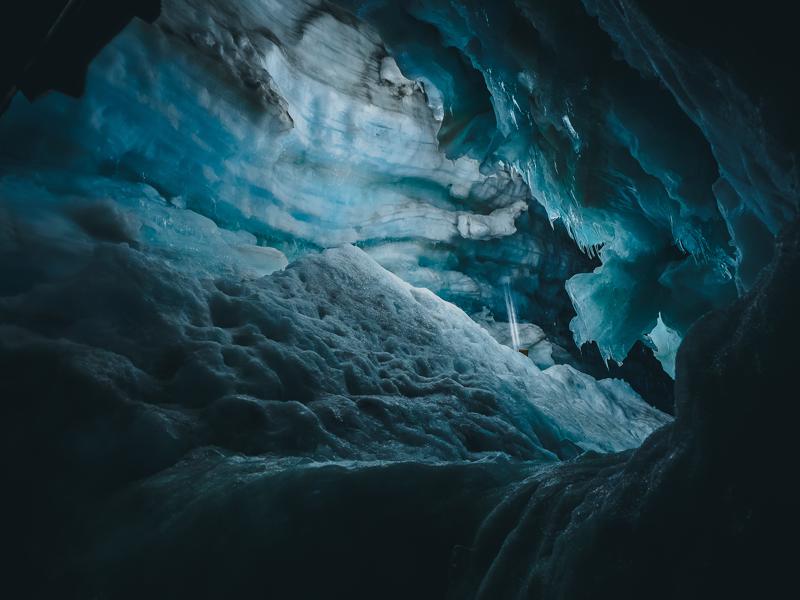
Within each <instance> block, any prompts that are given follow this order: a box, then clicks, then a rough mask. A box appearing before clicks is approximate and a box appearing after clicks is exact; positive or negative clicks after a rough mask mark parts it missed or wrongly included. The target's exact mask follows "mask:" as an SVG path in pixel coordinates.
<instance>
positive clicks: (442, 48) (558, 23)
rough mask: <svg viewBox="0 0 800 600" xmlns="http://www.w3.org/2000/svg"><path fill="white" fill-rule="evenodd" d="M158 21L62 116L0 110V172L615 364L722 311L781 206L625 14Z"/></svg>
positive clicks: (521, 10)
mask: <svg viewBox="0 0 800 600" xmlns="http://www.w3.org/2000/svg"><path fill="white" fill-rule="evenodd" d="M163 5H164V10H163V15H162V17H161V19H160V20H159V21H158V22H157V23H156V24H155V25H153V26H147V25H144V24H142V23H134V24H133V25H132V26H131V27H129V28H128V29H127V30H126V31H125V32H124V33H123V34H122V35H121V36H120V37H119V38H117V39H116V40H115V41H114V42H113V43H112V44H111V45H110V46H109V47H108V48H106V49H105V51H104V52H103V53H102V54H101V55H100V57H99V58H98V60H97V61H96V62H95V63H94V64H93V66H92V68H91V71H90V74H89V78H88V82H87V93H86V96H85V97H84V98H82V99H81V100H80V101H75V100H70V99H66V98H63V97H60V96H55V95H54V96H51V97H49V98H45V99H43V100H42V101H41V102H38V103H36V104H35V105H33V106H28V105H27V104H26V103H25V101H24V100H23V99H21V98H18V99H17V100H16V101H15V102H14V105H13V106H12V107H11V110H10V111H9V113H8V115H7V116H6V117H5V118H4V119H3V121H2V122H0V140H2V141H3V150H2V155H3V156H2V160H3V163H4V165H6V166H13V165H15V164H18V163H19V162H25V163H33V162H39V163H43V166H47V167H48V168H49V169H51V170H52V171H53V172H56V173H57V172H58V171H65V172H68V173H73V174H74V173H77V174H82V175H85V176H90V177H105V178H108V179H110V180H113V181H116V182H119V181H125V182H128V183H131V182H133V183H146V184H148V185H150V186H151V187H152V188H153V189H154V190H157V192H158V194H159V195H161V196H162V198H164V199H165V200H166V201H169V202H170V203H172V204H173V205H175V206H178V207H186V208H190V209H192V210H193V211H194V212H196V213H199V214H201V215H203V216H205V217H207V218H209V219H211V220H212V221H213V222H214V223H215V224H216V225H217V226H218V227H220V228H222V229H228V230H231V231H244V232H246V234H249V235H252V236H255V239H256V242H257V245H258V246H259V247H269V248H274V249H276V250H277V251H279V252H282V253H283V254H284V255H286V256H287V257H288V258H292V257H294V256H298V255H301V254H303V253H305V252H308V251H311V250H317V249H320V248H326V247H335V246H338V245H340V244H343V243H355V244H358V245H359V246H361V247H363V248H364V249H365V250H366V251H367V252H368V253H369V254H371V255H372V256H373V257H374V258H375V259H376V260H378V261H379V262H380V263H381V264H382V265H384V266H386V267H387V268H389V269H390V270H392V271H394V272H395V273H397V274H398V275H400V276H401V277H403V278H404V279H406V280H408V281H410V282H412V283H414V284H416V285H425V286H427V287H430V288H431V289H432V290H433V291H435V292H436V293H438V294H440V295H441V296H443V297H445V298H447V299H449V300H453V301H455V302H457V303H458V304H459V305H460V306H462V307H463V308H465V309H466V310H467V311H468V312H470V313H475V312H478V311H480V310H481V309H482V308H483V307H484V306H485V307H488V308H489V309H490V311H491V312H492V313H493V314H494V316H495V318H498V317H500V316H501V315H502V312H503V308H504V303H503V294H502V291H500V285H499V284H500V283H501V281H502V280H503V279H505V278H508V279H510V280H511V282H512V285H513V287H514V291H515V296H516V297H517V299H518V301H519V312H520V318H521V319H522V320H524V321H530V322H534V323H536V324H537V325H539V326H541V327H543V328H544V329H546V330H548V332H557V333H559V336H561V335H563V334H564V333H566V324H565V323H563V321H567V320H569V318H568V316H567V314H566V313H568V312H569V308H568V306H567V303H568V302H569V300H571V303H572V305H573V306H574V308H575V311H576V312H577V316H576V317H575V319H574V320H573V321H572V324H571V334H572V336H573V338H574V340H575V341H576V342H577V343H578V345H581V344H584V343H585V342H589V341H596V342H597V344H598V346H599V347H600V349H601V351H602V353H603V355H604V357H606V358H610V359H614V360H616V361H617V362H620V361H622V360H623V359H624V358H625V356H626V355H627V353H628V351H629V349H630V348H631V347H632V346H633V345H634V344H635V343H636V342H637V341H640V340H641V341H644V340H646V336H647V335H648V334H649V333H650V332H651V331H653V329H654V327H656V325H657V321H658V319H659V315H660V318H661V320H662V321H663V323H664V326H665V327H668V328H669V329H670V330H671V331H672V332H674V335H675V336H677V338H678V339H680V338H681V337H682V336H683V335H684V333H685V332H686V330H687V329H688V327H689V326H690V325H691V323H692V322H693V321H694V320H695V319H696V318H697V317H699V316H700V315H701V314H703V313H705V312H706V311H707V310H709V309H711V308H713V307H714V306H720V305H723V304H725V303H726V302H729V301H731V300H732V299H733V298H734V297H735V295H736V294H737V293H740V292H741V291H743V290H745V289H746V288H747V287H748V285H750V283H752V281H753V279H754V277H755V275H756V274H757V272H758V270H759V268H760V266H762V265H763V264H764V263H765V262H766V261H767V260H768V258H769V253H770V248H771V241H772V236H773V234H774V233H775V232H776V231H777V230H778V228H779V227H780V225H781V224H782V223H784V222H786V220H787V219H789V218H790V217H791V215H792V214H794V213H795V211H796V209H797V196H798V193H797V190H798V184H797V173H796V169H793V168H784V167H785V163H786V164H788V162H790V161H789V159H785V158H783V155H782V154H781V150H780V149H773V148H777V147H773V146H771V145H770V143H769V136H768V135H767V134H766V133H765V131H764V129H763V128H762V127H761V124H760V123H761V121H760V117H759V115H758V110H757V108H756V107H755V106H754V105H753V103H752V102H750V101H749V100H747V99H746V98H741V97H740V96H741V94H740V93H739V92H738V91H737V88H736V85H735V82H733V81H732V80H731V79H730V78H729V77H727V76H726V75H725V73H724V72H723V71H721V70H720V69H718V68H717V67H715V66H713V65H711V64H710V63H708V62H707V61H702V60H699V59H698V60H697V61H695V60H694V57H692V56H691V55H689V54H686V52H685V51H682V50H680V49H676V48H674V47H673V46H672V45H670V44H669V43H667V42H666V41H665V40H663V39H661V38H660V37H659V36H658V35H657V34H656V33H655V32H653V31H652V30H651V28H650V27H649V24H648V22H647V19H646V18H645V17H644V16H643V15H642V14H640V13H639V12H638V11H636V10H634V9H632V10H631V11H629V12H626V13H624V14H623V13H621V12H620V10H621V9H620V8H619V7H618V6H617V5H616V4H614V3H607V2H601V1H591V2H590V1H588V0H587V1H586V2H579V1H578V0H565V1H564V2H559V3H515V2H511V1H510V0H499V1H498V2H494V3H491V4H489V5H486V6H483V5H482V4H481V3H477V4H476V3H474V2H465V1H452V2H451V1H448V2H445V1H443V0H419V1H415V2H393V1H387V0H339V1H338V2H336V3H330V2H321V1H310V2H309V1H305V0H287V1H284V2H263V1H256V0H244V1H242V2H237V3H236V5H235V7H232V6H231V4H230V3H229V2H223V1H222V0H208V1H202V2H201V1H199V0H167V1H165V2H164V3H163ZM479 5H480V6H479ZM339 7H344V9H347V10H343V9H342V8H339ZM348 10H349V11H351V12H348ZM595 15H596V17H597V18H595ZM625 15H627V16H625ZM637 32H638V33H637ZM640 33H641V34H642V35H641V36H640V35H639V34H640ZM640 37H641V39H640ZM695 62H696V63H697V64H698V65H699V66H698V70H697V71H692V72H691V75H690V76H686V77H683V76H682V75H681V76H678V75H676V73H677V72H680V73H683V72H684V71H686V72H688V71H689V70H690V69H683V68H682V67H681V65H685V64H695ZM709 82H714V84H713V85H712V84H711V83H709ZM723 96H724V98H733V99H735V100H731V101H728V100H724V99H723V100H720V98H722V97H723ZM740 100H741V102H740ZM731 102H733V104H731ZM719 106H728V107H729V111H728V112H729V113H730V115H735V119H734V118H733V117H722V116H720V114H722V113H721V112H719V111H717V108H718V107H719ZM723 112H724V111H723ZM726 114H727V113H726ZM730 120H735V121H737V122H742V123H746V124H747V126H746V127H744V128H743V129H742V132H743V133H742V135H740V136H738V137H736V139H733V137H732V136H731V134H730V133H729V131H728V127H727V124H728V122H729V121H730ZM737 131H738V130H737ZM737 135H738V134H737ZM59 185H60V188H59V189H60V190H61V192H62V193H64V194H65V195H68V194H69V193H74V192H75V190H70V189H65V188H69V187H70V186H71V183H70V182H69V178H67V177H62V179H61V181H60V182H59ZM542 207H543V208H542ZM543 213H546V215H547V216H546V217H545V216H544V214H543ZM548 219H549V220H551V221H554V222H556V221H557V222H558V224H559V227H561V228H563V229H564V230H566V231H568V232H569V234H570V235H571V236H572V238H573V239H574V242H576V245H572V244H570V245H569V246H567V245H565V244H564V239H563V238H562V237H559V236H558V235H556V234H554V233H552V232H550V234H549V237H548V234H547V233H546V231H544V229H546V227H547V221H548ZM255 245H256V244H250V246H255ZM576 246H577V247H579V248H581V249H583V250H584V251H585V252H586V253H587V254H589V255H591V256H596V257H597V258H598V259H599V262H600V263H601V264H600V265H599V266H597V265H596V264H595V265H594V266H595V267H596V268H594V271H593V272H591V273H585V272H583V273H581V271H586V270H588V269H587V265H588V261H583V260H582V259H581V257H579V256H578V255H577V254H578V253H577V250H576ZM246 252H247V253H249V254H248V255H249V256H250V257H251V258H253V259H254V260H255V261H256V262H260V261H261V260H262V259H264V260H267V261H269V260H272V259H274V261H277V262H274V264H275V265H280V264H281V258H280V256H279V255H278V254H275V253H274V252H273V251H270V250H256V251H252V248H250V249H248V250H246ZM270 252H272V254H271V255H269V256H268V255H267V253H270ZM271 268H272V267H269V268H267V269H265V270H264V269H262V271H261V272H268V271H269V270H270V269H271ZM256 269H257V268H256ZM257 270H258V269H257ZM576 273H578V274H577V275H575V274H576ZM573 275H575V276H574V277H572V276H573ZM570 277H572V278H571V279H570V281H569V284H568V287H567V289H568V292H569V297H568V298H567V297H566V296H565V295H564V293H563V289H562V286H563V282H564V281H565V280H567V279H569V278H570ZM562 341H563V340H561V339H559V342H562ZM668 354H669V353H668ZM668 354H667V355H665V357H666V356H668ZM665 360H667V361H668V358H665Z"/></svg>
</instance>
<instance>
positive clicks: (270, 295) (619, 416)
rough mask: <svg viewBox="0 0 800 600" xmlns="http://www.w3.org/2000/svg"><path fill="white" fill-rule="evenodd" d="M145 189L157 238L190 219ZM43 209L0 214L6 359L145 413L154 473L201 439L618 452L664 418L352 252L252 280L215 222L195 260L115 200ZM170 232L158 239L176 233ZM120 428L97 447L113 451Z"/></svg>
mask: <svg viewBox="0 0 800 600" xmlns="http://www.w3.org/2000/svg"><path fill="white" fill-rule="evenodd" d="M139 191H140V192H141V193H142V198H141V199H139V202H140V203H146V202H149V203H150V204H154V205H155V206H154V207H153V208H151V211H153V212H154V213H155V216H154V217H153V222H152V224H153V225H155V223H156V222H159V221H160V222H162V223H163V222H164V221H167V220H169V219H170V218H174V219H182V218H185V217H186V215H187V211H184V210H181V209H176V208H174V207H170V206H168V205H166V204H165V203H163V201H161V202H160V203H159V200H158V199H150V200H146V199H145V198H146V191H145V190H144V189H143V188H141V187H140V188H139ZM116 192H117V193H116V194H115V195H116V196H117V197H118V198H119V197H120V196H121V194H120V191H119V190H117V191H116ZM35 196H36V190H35V189H31V188H27V187H26V188H25V190H24V197H23V198H21V199H20V200H19V202H18V203H17V204H14V203H13V202H12V199H11V198H6V199H5V200H6V203H7V204H6V206H8V207H9V208H12V209H14V208H15V209H17V210H19V213H18V214H15V213H13V212H12V213H10V214H7V215H6V218H4V220H3V238H2V244H3V246H2V252H3V270H4V271H5V275H6V277H4V279H5V280H6V282H7V283H6V286H9V284H10V283H11V281H13V282H14V285H16V289H13V288H12V289H7V291H6V294H5V295H4V296H3V297H2V298H0V315H2V322H3V336H2V339H3V348H4V353H5V356H6V358H7V359H8V360H11V357H14V356H15V357H17V358H16V359H15V362H17V361H19V360H20V357H22V356H27V357H28V359H29V360H31V361H32V362H33V363H34V364H38V363H39V362H40V361H38V360H34V356H35V355H36V353H37V352H41V353H42V354H43V358H44V356H47V357H48V360H52V361H55V362H53V363H50V366H49V368H51V369H55V370H57V371H59V372H61V371H62V369H66V370H67V371H73V370H74V373H75V376H79V377H82V378H85V379H86V383H87V385H90V387H91V385H94V384H96V385H98V386H100V388H101V389H102V390H103V392H102V393H108V394H110V395H111V398H109V401H110V402H112V406H113V407H114V411H116V410H123V411H124V412H125V413H127V414H128V415H129V416H130V418H132V419H134V420H137V421H138V420H141V423H142V426H143V427H144V428H145V432H146V433H147V435H150V436H152V439H151V440H150V442H149V443H148V442H146V440H145V439H142V440H140V441H141V442H142V444H144V445H151V444H155V446H159V445H161V444H163V445H165V446H167V447H170V448H171V449H172V450H171V452H170V453H168V454H167V455H165V457H163V458H164V459H165V460H168V458H169V457H171V456H174V455H173V453H174V452H181V451H186V450H187V449H188V448H190V447H192V446H194V445H197V443H198V440H201V439H204V440H205V441H206V442H207V443H213V442H214V441H215V440H223V441H224V440H228V441H229V442H230V443H232V444H233V446H234V447H236V448H237V449H240V450H242V451H246V452H253V453H264V452H275V453H277V454H279V455H281V456H286V455H294V454H297V455H302V456H308V457H313V458H315V459H319V460H322V459H328V460H333V459H359V460H400V459H416V460H445V459H446V460H462V459H475V458H479V457H480V456H482V455H483V454H485V453H490V454H491V453H495V452H497V453H504V454H506V455H508V456H509V457H515V458H534V457H547V458H554V457H555V456H570V455H572V454H574V453H575V452H576V451H579V450H580V449H584V450H598V451H616V450H621V449H624V448H630V447H633V446H636V445H638V444H639V443H641V441H642V440H643V439H644V438H645V437H646V436H647V435H648V434H649V433H650V432H651V431H652V430H653V429H654V428H656V427H658V426H659V425H661V424H663V423H665V422H667V418H666V417H665V416H664V415H662V414H661V413H659V412H658V411H656V410H654V409H652V408H650V407H648V406H646V405H645V404H644V403H643V402H642V401H641V399H640V398H639V397H638V396H637V395H636V394H635V393H634V392H633V391H632V390H631V389H630V387H629V386H628V385H627V384H625V383H624V382H621V381H618V380H610V379H609V380H604V381H595V380H594V379H593V378H591V377H590V376H588V375H585V374H583V373H580V372H578V371H576V370H575V369H573V368H572V367H569V366H566V365H558V366H554V367H551V368H549V369H547V370H545V371H541V370H539V369H538V368H537V367H536V366H535V365H534V363H533V362H531V361H529V360H527V359H526V358H525V357H523V356H522V355H521V354H519V353H517V352H514V351H512V350H511V349H509V348H507V347H505V346H501V345H500V344H498V343H497V342H495V340H494V339H493V338H492V337H491V336H490V335H489V334H488V333H487V332H486V331H485V330H484V329H482V328H481V327H480V326H478V325H477V324H476V323H475V322H474V321H472V320H471V319H470V318H469V317H468V316H467V315H466V314H465V313H464V312H463V311H461V310H460V309H458V308H457V307H455V306H454V305H452V304H449V303H447V302H445V301H443V300H441V299H440V298H438V297H437V296H435V295H434V294H433V293H432V292H430V291H428V290H425V289H421V288H414V287H412V286H410V285H409V284H407V283H405V282H403V281H402V280H400V279H399V278H397V277H396V276H395V275H392V274H391V273H389V272H388V271H386V270H385V269H383V268H382V267H380V266H379V265H378V264H377V263H375V261H373V260H372V259H371V258H370V257H369V256H368V255H367V254H365V253H364V252H363V251H361V250H359V249H357V248H354V247H352V246H345V247H342V248H339V249H334V250H328V251H325V252H324V253H322V254H319V255H310V256H307V257H304V258H301V259H298V260H297V261H296V262H294V263H293V264H291V265H290V266H289V267H288V268H287V269H286V270H285V271H283V272H277V273H275V274H273V275H271V276H267V277H263V278H258V277H257V275H258V273H256V274H255V277H256V278H252V277H254V274H253V267H252V264H253V256H252V254H255V255H256V257H258V258H261V259H262V260H267V261H268V260H269V259H270V256H269V255H267V256H266V257H263V256H262V255H261V253H258V250H259V249H260V247H258V246H255V245H250V246H249V247H248V246H247V245H245V244H243V243H242V241H241V240H235V242H236V243H235V244H230V243H228V242H226V241H225V240H224V239H220V240H219V241H218V245H217V246H214V245H213V242H212V241H211V240H213V239H214V236H213V235H211V234H213V233H215V231H214V230H216V227H215V226H214V225H213V223H211V222H210V221H207V220H205V221H206V223H205V225H206V227H207V228H208V229H209V230H210V232H211V233H210V234H209V235H208V240H209V241H204V240H202V239H201V238H200V237H199V235H200V232H201V231H202V225H203V223H202V221H203V218H202V217H199V216H196V217H195V219H196V220H195V221H193V222H190V223H189V224H188V225H187V229H188V227H189V226H193V235H195V236H196V237H195V239H196V240H197V242H198V243H199V244H201V245H203V246H204V248H203V252H204V253H207V255H205V256H204V255H200V256H197V255H195V254H188V253H187V252H186V250H181V251H180V252H175V251H174V250H170V249H169V246H168V244H167V243H163V244H162V245H158V243H157V241H155V237H154V234H153V233H150V234H149V235H150V236H151V238H150V239H151V240H154V241H150V242H148V241H146V240H144V239H143V237H142V233H144V235H148V232H147V230H148V229H149V228H148V226H147V225H148V224H146V223H135V221H134V219H135V218H136V213H131V212H126V211H125V210H124V209H123V208H122V204H121V203H117V204H116V205H112V206H109V205H108V204H107V203H105V202H102V201H96V202H94V203H92V202H89V201H84V202H83V203H79V202H75V203H73V204H71V205H69V206H64V205H62V204H60V203H58V202H56V203H55V205H53V203H47V202H43V203H41V204H40V205H39V206H38V207H37V206H36V202H35V201H32V200H31V198H35ZM37 208H38V209H39V210H37ZM156 211H158V212H156ZM198 225H200V226H198ZM177 228H178V227H177V226H176V223H175V222H173V223H170V224H169V225H168V226H167V227H166V228H165V229H164V230H163V231H165V232H166V234H168V235H169V236H170V237H169V239H170V240H172V239H174V230H175V229H177ZM56 231H58V232H59V233H60V235H61V236H63V237H60V238H57V237H54V236H55V232H56ZM93 236H94V237H93ZM98 236H99V238H98ZM226 248H227V253H228V254H229V255H230V258H229V259H228V260H229V262H228V263H221V264H220V266H218V267H216V270H212V265H213V262H212V259H211V258H209V257H208V255H211V254H213V255H215V257H216V260H218V261H222V260H224V259H225V249H226ZM198 265H199V266H198ZM218 273H221V275H218ZM97 391H98V392H101V390H100V389H98V390H97ZM69 400H70V398H69V397H67V398H64V399H62V400H61V401H60V402H63V403H65V406H64V408H65V409H66V408H67V406H66V403H68V402H69ZM168 406H169V408H168ZM123 407H124V408H123ZM186 411H188V412H186ZM128 425H129V424H128V423H126V422H125V420H122V421H120V422H119V423H118V424H117V425H116V426H115V425H109V426H108V427H105V426H103V425H101V424H100V423H98V424H97V427H98V430H97V431H96V434H97V435H100V436H102V437H103V438H106V437H107V441H108V443H111V444H112V445H115V446H116V445H119V444H123V445H124V444H125V443H126V442H125V440H126V438H127V437H128V436H127V435H126V428H127V427H128ZM143 433H144V432H143ZM197 436H199V437H197ZM206 436H210V437H206ZM89 438H91V436H89ZM89 438H87V439H84V441H83V443H87V440H88V439H89ZM229 438H230V439H229ZM190 440H193V441H190ZM112 455H113V453H112Z"/></svg>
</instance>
